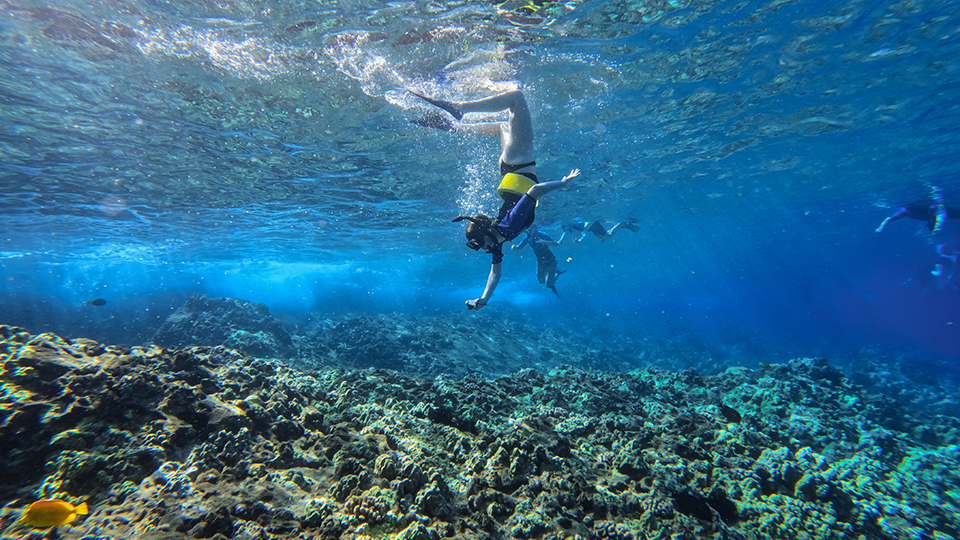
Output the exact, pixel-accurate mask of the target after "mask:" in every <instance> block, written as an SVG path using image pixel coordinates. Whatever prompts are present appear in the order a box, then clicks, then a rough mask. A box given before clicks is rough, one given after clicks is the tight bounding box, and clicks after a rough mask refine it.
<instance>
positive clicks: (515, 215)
mask: <svg viewBox="0 0 960 540" xmlns="http://www.w3.org/2000/svg"><path fill="white" fill-rule="evenodd" d="M411 93H412V94H414V95H415V96H417V97H419V98H421V99H423V100H424V101H426V102H427V103H430V104H431V105H434V106H436V107H439V108H441V109H443V110H444V111H447V112H448V113H450V115H451V116H453V118H454V119H456V120H457V121H458V122H459V121H460V120H462V119H463V115H465V114H468V113H478V112H485V113H490V112H500V111H508V112H509V116H508V120H507V122H506V123H503V122H491V123H477V124H457V125H454V124H453V122H451V121H450V120H449V119H447V118H446V117H444V116H438V115H436V114H434V115H428V116H426V117H422V118H419V119H417V120H414V121H413V123H415V124H418V125H422V126H426V127H433V128H437V129H442V130H445V131H450V132H456V131H464V132H468V133H475V134H478V135H487V136H498V135H499V136H500V147H501V153H500V177H501V180H500V185H499V186H498V187H497V194H498V195H499V196H500V198H501V199H503V205H502V206H501V207H500V212H499V213H498V215H497V218H496V219H494V218H493V217H491V216H488V215H486V214H483V213H478V214H474V215H473V216H460V217H458V218H456V219H454V220H453V221H454V222H458V221H469V223H468V224H467V229H466V236H467V247H469V248H470V249H473V250H474V251H479V250H480V249H481V248H483V250H484V251H486V252H487V253H490V254H491V255H492V257H493V259H492V261H491V264H490V274H489V275H488V276H487V284H486V286H485V287H484V289H483V294H482V295H480V297H479V298H475V299H473V300H467V302H466V304H467V308H468V309H480V308H482V307H483V306H485V305H487V303H488V302H489V301H490V298H491V297H492V296H493V292H494V291H495V290H496V288H497V284H499V283H500V276H501V268H500V266H501V263H502V262H503V244H504V243H506V242H509V241H510V240H513V239H514V238H516V237H517V236H519V235H520V233H522V232H523V231H524V230H525V229H526V228H527V227H529V226H530V225H531V224H532V223H533V220H534V218H535V213H534V209H535V208H536V206H537V204H538V202H537V201H539V200H540V198H541V197H542V196H544V195H546V194H547V193H550V192H551V191H555V190H557V189H560V188H562V187H565V186H567V185H568V184H569V183H570V181H571V180H573V179H574V178H576V177H577V176H580V169H573V170H572V171H570V174H568V175H566V176H564V177H563V178H562V179H560V180H555V181H552V182H540V181H539V179H538V178H537V162H536V160H534V152H533V121H532V119H531V118H530V108H529V107H528V106H527V101H526V99H524V97H523V93H522V92H520V91H519V90H514V91H511V92H506V93H503V94H499V95H496V96H493V97H489V98H485V99H480V100H476V101H458V102H449V101H441V100H436V99H431V98H428V97H426V96H423V95H420V94H417V93H415V92H411Z"/></svg>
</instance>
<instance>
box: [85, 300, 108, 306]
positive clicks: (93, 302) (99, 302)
mask: <svg viewBox="0 0 960 540" xmlns="http://www.w3.org/2000/svg"><path fill="white" fill-rule="evenodd" d="M106 303H107V301H106V300H104V299H103V298H97V299H96V300H90V301H89V302H84V304H86V305H88V306H97V307H100V306H102V305H104V304H106Z"/></svg>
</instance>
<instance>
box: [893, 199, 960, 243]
mask: <svg viewBox="0 0 960 540" xmlns="http://www.w3.org/2000/svg"><path fill="white" fill-rule="evenodd" d="M903 218H910V219H915V220H917V221H925V222H927V228H928V229H930V232H932V233H933V234H937V233H939V232H940V231H941V230H942V229H943V222H944V221H946V220H947V219H948V218H949V219H960V208H957V207H956V206H948V205H947V204H944V202H943V197H942V196H941V195H939V193H938V194H937V196H936V199H935V200H934V201H933V202H927V201H914V202H912V203H910V204H908V205H906V206H901V207H900V209H899V210H897V211H896V212H895V213H894V214H893V215H892V216H890V217H888V218H887V219H884V220H883V223H881V224H880V226H879V227H877V232H883V229H884V228H886V226H887V224H888V223H890V222H891V221H896V220H898V219H903Z"/></svg>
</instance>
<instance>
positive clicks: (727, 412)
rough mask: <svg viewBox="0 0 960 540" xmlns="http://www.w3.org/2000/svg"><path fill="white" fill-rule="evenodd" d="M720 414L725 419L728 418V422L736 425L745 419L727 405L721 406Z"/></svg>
mask: <svg viewBox="0 0 960 540" xmlns="http://www.w3.org/2000/svg"><path fill="white" fill-rule="evenodd" d="M720 414H722V415H723V417H724V418H726V419H727V421H728V422H733V423H735V424H738V423H740V420H742V419H743V417H742V416H740V413H739V412H737V410H736V409H734V408H733V407H730V406H728V405H725V404H723V403H721V404H720Z"/></svg>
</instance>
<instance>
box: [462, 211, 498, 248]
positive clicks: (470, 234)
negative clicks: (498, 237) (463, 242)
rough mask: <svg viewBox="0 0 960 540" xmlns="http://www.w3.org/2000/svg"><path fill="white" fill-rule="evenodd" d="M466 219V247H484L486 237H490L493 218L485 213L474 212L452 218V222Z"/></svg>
mask: <svg viewBox="0 0 960 540" xmlns="http://www.w3.org/2000/svg"><path fill="white" fill-rule="evenodd" d="M463 220H468V221H470V223H467V230H466V235H467V247H469V248H470V249H472V250H474V251H477V250H479V249H480V248H482V247H484V245H485V244H486V241H487V237H488V236H489V237H492V236H493V233H492V232H491V230H490V229H491V228H492V227H493V218H492V217H490V216H488V215H486V214H474V215H472V216H460V217H458V218H456V219H454V220H453V221H454V222H457V221H463Z"/></svg>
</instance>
